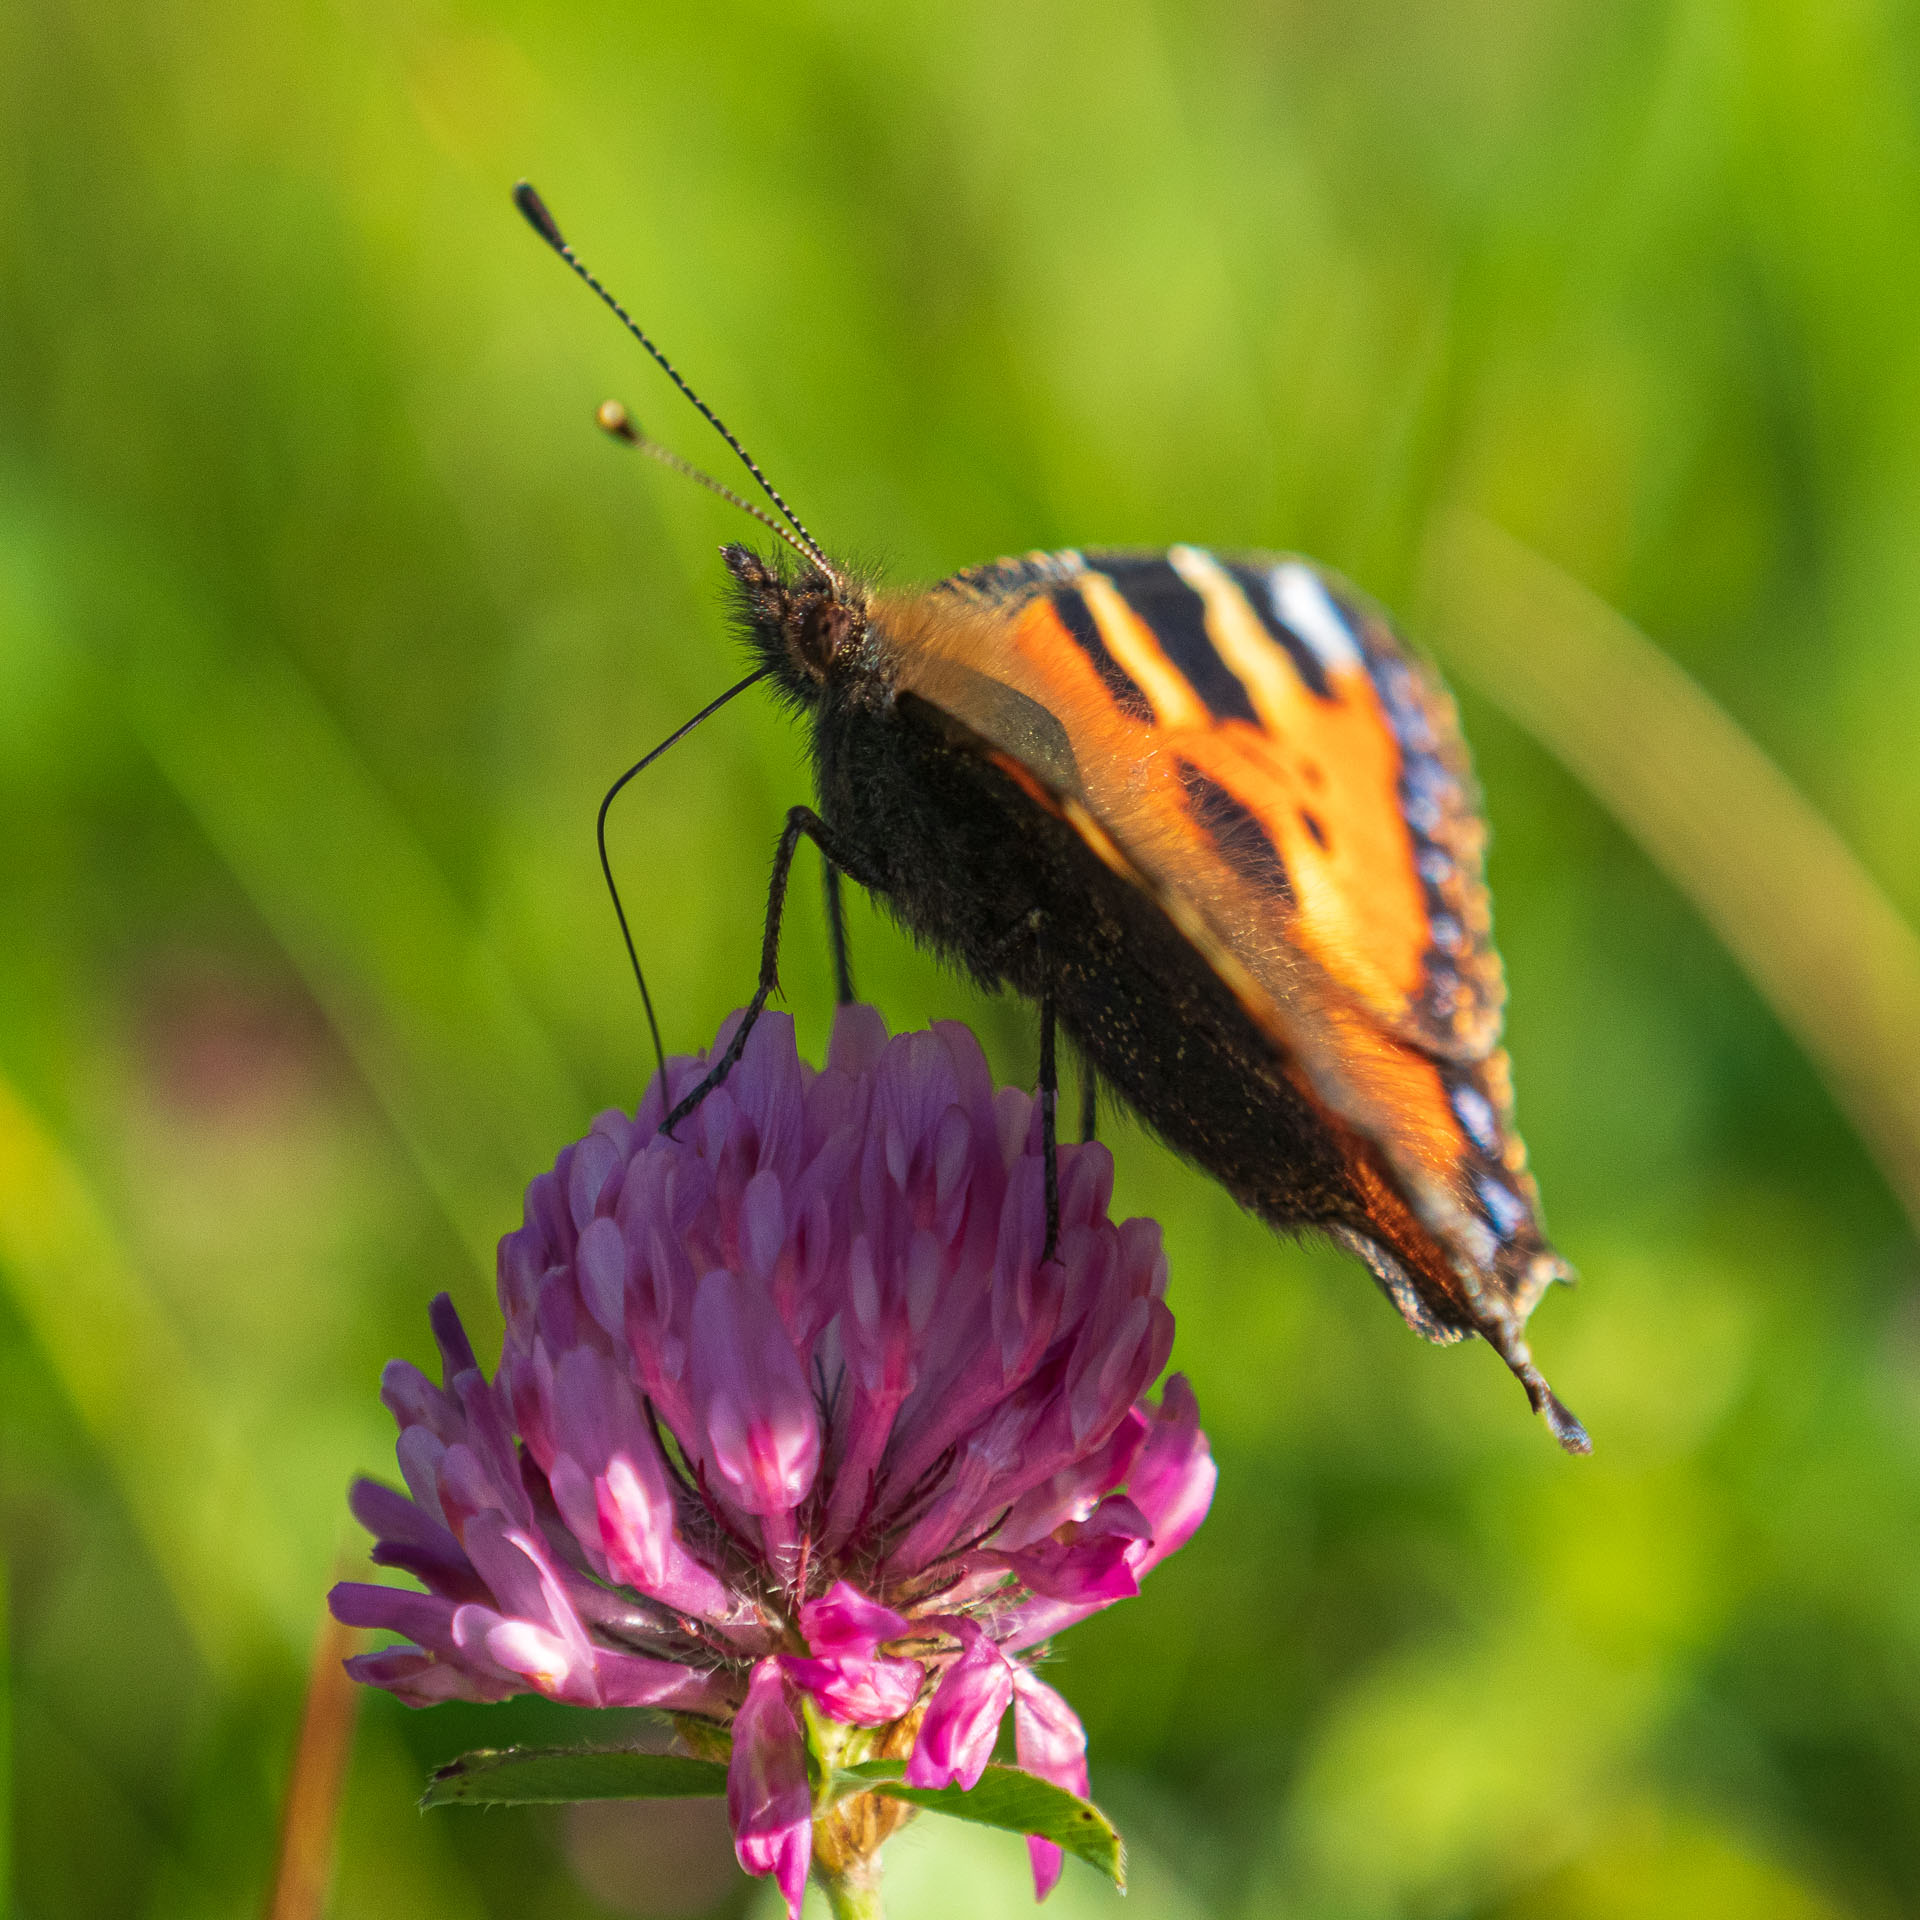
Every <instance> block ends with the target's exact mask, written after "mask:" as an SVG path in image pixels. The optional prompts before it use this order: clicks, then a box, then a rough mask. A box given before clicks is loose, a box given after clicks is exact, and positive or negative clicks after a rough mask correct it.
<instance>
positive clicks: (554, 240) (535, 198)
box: [513, 180, 567, 252]
mask: <svg viewBox="0 0 1920 1920" xmlns="http://www.w3.org/2000/svg"><path fill="white" fill-rule="evenodd" d="M513 204H514V205H515V206H516V207H518V208H519V209H520V211H521V213H522V215H524V216H525V219H526V222H527V225H528V226H530V227H531V228H532V229H533V230H534V232H535V233H537V234H538V235H539V236H540V238H541V239H542V240H544V241H545V242H546V243H547V245H548V246H550V247H552V248H554V249H555V250H556V251H561V252H564V251H565V249H566V244H567V242H566V236H565V235H564V234H563V233H561V231H560V228H559V225H558V223H557V222H556V221H555V220H554V217H553V215H552V214H550V213H549V212H548V211H547V203H546V202H545V201H544V200H542V199H541V198H540V196H539V194H538V193H537V192H535V191H534V185H533V182H532V181H531V180H518V181H515V183H514V188H513Z"/></svg>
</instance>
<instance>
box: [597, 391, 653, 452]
mask: <svg viewBox="0 0 1920 1920" xmlns="http://www.w3.org/2000/svg"><path fill="white" fill-rule="evenodd" d="M593 417H594V419H595V421H596V422H598V424H599V427H600V431H601V432H602V433H610V434H612V435H613V437H614V438H615V439H616V440H624V441H625V442H626V443H627V445H628V446H630V447H637V446H638V445H639V444H640V442H641V439H642V438H643V436H642V434H641V432H640V428H639V426H638V425H637V424H636V423H635V421H634V418H633V415H632V414H630V413H629V412H628V411H627V410H626V408H625V407H623V406H622V405H621V404H620V402H619V401H618V400H603V401H601V403H600V406H599V410H598V411H597V412H596V413H595V414H594V416H593Z"/></svg>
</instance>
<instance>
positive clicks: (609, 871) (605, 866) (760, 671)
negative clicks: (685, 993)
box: [594, 667, 771, 1100]
mask: <svg viewBox="0 0 1920 1920" xmlns="http://www.w3.org/2000/svg"><path fill="white" fill-rule="evenodd" d="M770 671H771V669H769V668H767V667H756V668H755V669H754V670H753V672H751V673H750V674H748V675H747V677H746V678H745V679H744V680H740V681H736V682H735V683H734V685H732V686H730V687H729V688H728V689H727V690H726V692H725V693H723V694H722V695H721V696H720V697H719V698H718V699H717V700H709V701H708V702H707V704H706V705H705V706H704V707H702V708H701V709H700V711H699V712H698V713H696V714H695V715H694V716H693V718H692V719H691V720H689V721H688V722H687V723H686V725H685V726H682V727H676V728H675V729H674V730H673V732H671V733H670V734H668V735H667V737H666V738H665V739H664V740H662V741H661V742H660V744H659V745H658V746H657V747H655V748H654V750H653V751H652V752H651V753H648V754H643V755H642V756H641V757H640V758H639V759H638V760H636V761H635V762H634V763H633V765H632V766H630V767H629V768H628V769H627V770H626V772H625V773H623V774H622V775H621V776H620V778H619V779H618V780H616V781H615V782H614V783H613V785H612V786H610V787H609V788H608V789H607V797H606V798H605V799H604V800H602V801H601V802H600V817H599V819H598V820H596V821H595V822H594V837H595V839H596V840H597V841H598V842H599V844H600V871H601V872H602V873H603V874H605V875H606V880H607V892H608V894H609V895H610V896H611V897H612V900H613V912H614V917H615V918H616V919H617V920H618V921H619V922H620V938H621V939H622V940H624V941H625V942H626V943H627V958H628V959H629V960H630V961H631V962H632V963H633V978H634V984H635V985H636V986H638V987H639V989H640V1004H641V1005H642V1006H643V1007H645V1008H646V1010H647V1029H648V1031H649V1032H650V1033H651V1034H652V1035H653V1053H654V1058H655V1059H656V1060H658V1061H659V1063H660V1097H661V1098H662V1099H663V1100H665V1099H666V1098H667V1050H666V1048H665V1046H664V1045H662V1043H661V1040H660V1022H659V1019H658V1018H657V1017H656V1016H655V1014H654V1011H653V995H652V994H650V993H649V992H648V991H647V976H646V975H645V974H644V973H643V972H641V970H640V955H639V954H638V953H637V952H636V951H635V949H634V944H633V929H632V928H631V927H630V926H628V924H627V910H626V908H625V907H624V906H622V905H621V903H620V889H619V887H617V886H616V885H615V884H614V878H613V862H612V861H611V860H609V859H608V858H607V810H608V809H609V808H610V807H611V806H612V805H613V803H614V801H615V800H616V799H618V798H619V795H620V789H621V788H622V787H624V786H625V785H626V784H627V782H628V781H629V780H631V779H632V778H633V776H634V775H635V774H636V773H644V772H645V771H646V770H647V768H649V767H650V766H652V765H653V763H654V762H655V761H656V760H658V759H659V758H660V756H661V755H662V754H663V753H665V752H666V750H667V749H668V748H669V747H674V746H678V745H679V744H680V742H681V741H682V740H684V739H685V738H686V737H687V735H688V734H690V733H691V732H692V731H693V730H694V728H695V727H697V726H698V725H699V724H700V723H701V721H703V720H711V719H712V718H713V716H714V715H715V714H716V713H718V712H719V711H720V709H721V708H722V707H724V706H725V705H726V704H727V702H728V701H729V700H731V699H733V698H734V696H735V695H736V694H742V693H745V692H746V690H747V689H748V688H749V687H750V686H752V685H753V683H754V682H755V681H756V680H760V679H764V678H765V677H766V675H767V674H768V672H770Z"/></svg>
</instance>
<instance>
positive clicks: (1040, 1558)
mask: <svg viewBox="0 0 1920 1920" xmlns="http://www.w3.org/2000/svg"><path fill="white" fill-rule="evenodd" d="M1066 1536H1067V1537H1066V1538H1065V1539H1052V1538H1048V1539H1045V1540H1041V1541H1038V1542H1036V1543H1035V1544H1034V1545H1033V1546H1031V1547H1028V1548H1026V1549H1024V1550H1023V1551H1022V1552H1019V1553H1010V1554H1008V1555H1007V1556H1006V1565H1007V1568H1008V1570H1009V1571H1010V1572H1011V1573H1012V1574H1013V1575H1014V1577H1015V1578H1016V1579H1017V1580H1018V1581H1019V1582H1020V1584H1021V1585H1022V1586H1023V1587H1025V1588H1026V1589H1027V1591H1028V1592H1029V1593H1037V1594H1041V1595H1043V1596H1044V1597H1045V1598H1047V1599H1049V1600H1064V1601H1066V1602H1067V1603H1068V1604H1069V1605H1079V1604H1082V1603H1084V1602H1087V1601H1099V1602H1103V1603H1104V1602H1106V1601H1110V1600H1130V1599H1132V1597H1133V1596H1134V1595H1135V1594H1136V1593H1138V1592H1139V1591H1140V1582H1139V1580H1138V1579H1137V1578H1136V1576H1135V1573H1134V1568H1133V1565H1132V1560H1133V1559H1134V1558H1137V1557H1138V1555H1139V1554H1140V1553H1141V1552H1142V1551H1143V1550H1144V1549H1145V1547H1146V1546H1147V1543H1148V1542H1149V1541H1150V1540H1151V1539H1152V1538H1153V1529H1152V1528H1151V1527H1150V1526H1149V1525H1148V1524H1147V1517H1146V1515H1145V1514H1143V1513H1142V1512H1141V1511H1140V1509H1139V1508H1138V1507H1136V1506H1135V1505H1134V1504H1133V1502H1132V1501H1131V1500H1125V1499H1122V1498H1120V1497H1119V1496H1118V1495H1114V1496H1113V1497H1111V1498H1109V1499H1106V1500H1103V1501H1101V1503H1100V1504H1099V1506H1098V1507H1096V1508H1095V1509H1094V1511H1093V1514H1092V1517H1091V1518H1089V1519H1087V1520H1085V1521H1083V1522H1080V1523H1078V1524H1077V1525H1075V1526H1073V1527H1071V1528H1069V1529H1066Z"/></svg>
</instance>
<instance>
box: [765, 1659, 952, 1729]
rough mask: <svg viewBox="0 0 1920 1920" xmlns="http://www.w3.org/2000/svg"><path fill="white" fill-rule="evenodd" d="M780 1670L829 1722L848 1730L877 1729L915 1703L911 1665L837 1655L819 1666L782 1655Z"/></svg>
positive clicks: (915, 1674)
mask: <svg viewBox="0 0 1920 1920" xmlns="http://www.w3.org/2000/svg"><path fill="white" fill-rule="evenodd" d="M780 1664H781V1668H782V1670H783V1671H784V1672H785V1674H786V1676H787V1678H788V1679H789V1680H791V1681H792V1682H793V1684H794V1685H795V1686H796V1687H799V1688H801V1689H802V1690H803V1691H805V1692H807V1693H809V1694H811V1695H812V1696H813V1698H814V1700H815V1701H816V1702H817V1703H818V1705H819V1707H820V1709H821V1711H822V1712H824V1713H825V1714H826V1715H827V1717H828V1718H829V1719H830V1720H839V1721H843V1722H844V1723H845V1724H846V1725H847V1726H850V1727H883V1726H885V1725H886V1724H887V1723H888V1722H889V1721H891V1720H898V1719H899V1718H900V1717H901V1716H902V1715H903V1714H905V1713H906V1712H908V1711H909V1709H911V1707H912V1706H913V1703H914V1702H915V1701H916V1700H918V1699H919V1697H920V1686H921V1681H922V1678H923V1675H922V1673H921V1669H920V1663H919V1661H917V1660H894V1659H889V1658H886V1657H884V1656H881V1657H875V1656H874V1655H871V1654H859V1653H842V1654H834V1655H831V1656H829V1657H828V1658H826V1659H822V1660H802V1659H799V1658H798V1657H796V1656H795V1655H792V1654H788V1655H785V1656H784V1657H783V1658H782V1660H781V1663H780Z"/></svg>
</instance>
